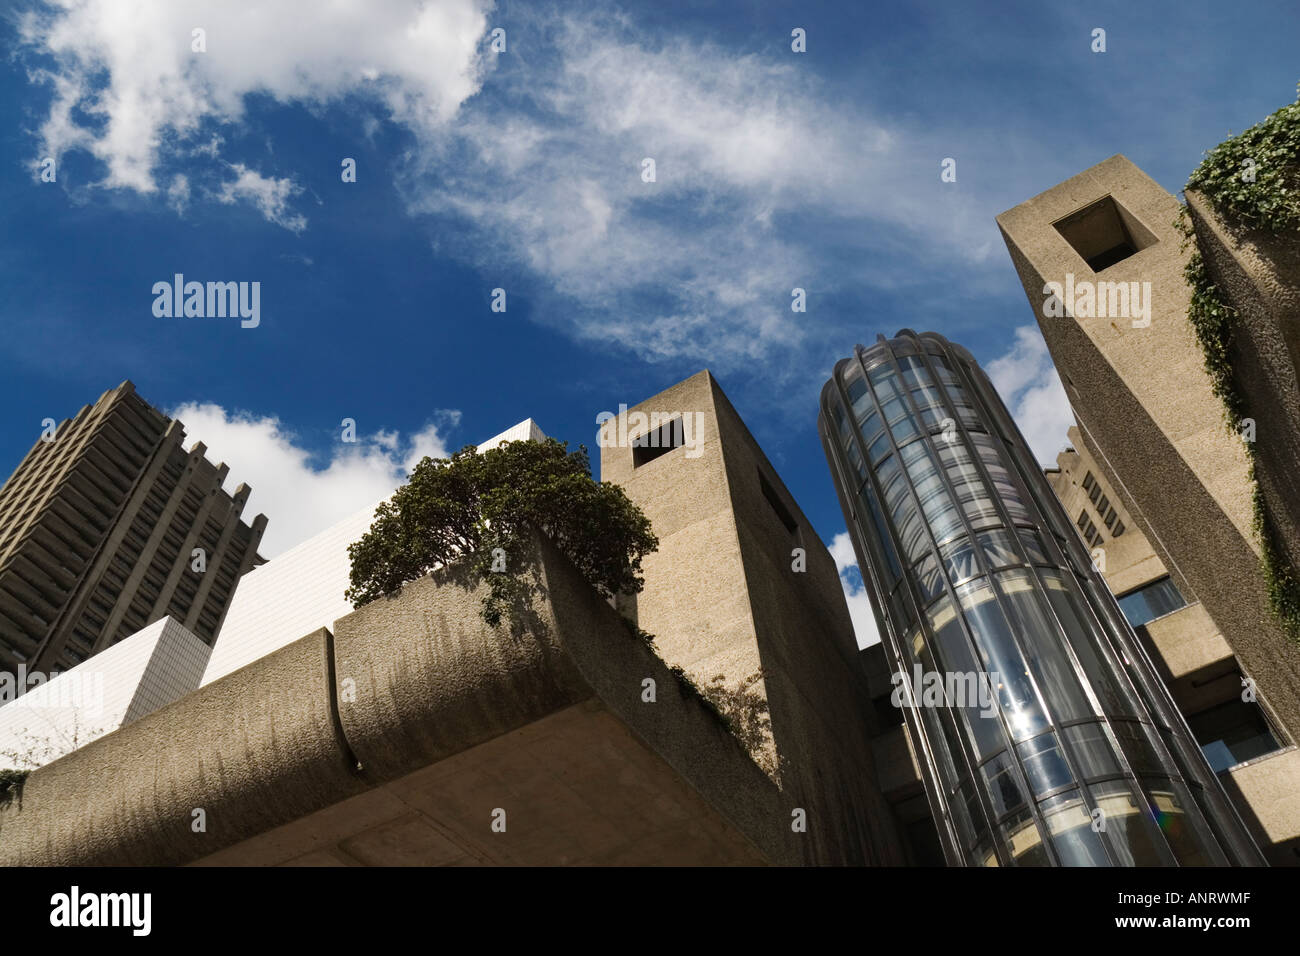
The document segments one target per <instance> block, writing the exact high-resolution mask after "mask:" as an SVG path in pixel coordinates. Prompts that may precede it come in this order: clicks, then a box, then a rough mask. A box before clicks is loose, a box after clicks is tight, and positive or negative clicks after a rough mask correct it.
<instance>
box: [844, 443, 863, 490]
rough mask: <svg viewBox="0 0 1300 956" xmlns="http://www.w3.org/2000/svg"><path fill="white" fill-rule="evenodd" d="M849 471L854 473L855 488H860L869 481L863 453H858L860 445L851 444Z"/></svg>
mask: <svg viewBox="0 0 1300 956" xmlns="http://www.w3.org/2000/svg"><path fill="white" fill-rule="evenodd" d="M848 459H849V469H850V470H851V471H852V472H853V487H854V488H858V487H860V486H861V485H862V483H863V482H864V481H866V480H867V469H866V466H865V465H864V464H863V463H862V452H860V451H858V443H857V442H851V443H850V444H849V454H848Z"/></svg>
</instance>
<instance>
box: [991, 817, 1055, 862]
mask: <svg viewBox="0 0 1300 956" xmlns="http://www.w3.org/2000/svg"><path fill="white" fill-rule="evenodd" d="M998 830H999V832H1000V833H1001V834H1002V842H1003V843H1004V844H1005V845H1006V847H1007V849H1008V850H1009V851H1010V852H1011V856H1012V859H1013V860H1014V861H1015V864H1016V866H1050V865H1051V859H1050V858H1049V857H1048V855H1047V848H1046V847H1045V846H1043V838H1042V835H1041V834H1040V833H1039V832H1038V827H1037V826H1036V825H1035V824H1034V818H1033V817H1032V816H1031V815H1030V813H1029V811H1028V810H1023V811H1021V812H1020V813H1018V814H1016V816H1014V817H1012V818H1011V819H1010V820H1008V821H1007V822H1006V823H1004V824H1002V826H1000V827H998Z"/></svg>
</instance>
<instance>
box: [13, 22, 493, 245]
mask: <svg viewBox="0 0 1300 956" xmlns="http://www.w3.org/2000/svg"><path fill="white" fill-rule="evenodd" d="M489 7H490V4H488V3H486V2H481V0H442V2H438V3H431V2H426V0H388V2H384V3H373V2H370V0H332V2H330V3H316V2H308V0H302V2H276V3H265V2H259V0H134V2H132V3H103V2H101V0H50V2H49V3H48V4H47V6H46V8H44V9H43V10H41V11H40V12H29V13H27V14H25V15H24V16H23V17H22V18H21V21H20V28H19V29H20V34H21V37H22V40H23V42H24V43H25V44H26V45H27V46H28V47H29V48H30V49H31V50H33V51H34V52H36V53H39V54H44V55H47V56H49V57H51V58H53V61H54V68H53V70H46V69H45V68H43V67H42V68H35V69H33V70H32V71H31V73H32V75H33V77H34V78H35V79H38V80H45V81H48V82H49V83H50V85H51V86H52V88H53V102H52V104H51V106H50V111H49V114H48V116H47V117H46V119H45V121H44V123H43V124H42V125H41V127H40V130H39V135H40V139H41V155H42V156H47V155H48V156H55V157H58V156H61V155H62V154H63V153H64V152H66V151H68V150H71V149H79V150H86V151H88V152H90V153H91V154H92V155H93V156H95V157H96V158H97V159H99V160H101V161H103V163H104V164H105V167H106V174H105V176H104V179H103V181H102V183H101V185H103V186H106V187H109V188H122V189H133V190H136V191H138V192H141V193H152V192H154V191H155V190H156V189H158V184H157V172H158V168H159V166H160V164H162V163H164V162H166V161H167V160H169V159H174V158H176V156H178V155H179V156H185V157H187V158H188V159H190V160H194V159H195V158H198V157H201V156H204V155H206V156H207V157H208V158H209V159H212V160H215V159H216V156H217V153H218V151H219V149H220V147H221V145H222V139H221V137H220V136H213V135H211V131H210V129H208V130H206V131H205V130H204V129H203V125H204V123H205V122H208V121H211V122H215V123H218V124H235V123H238V122H239V121H240V120H241V119H242V118H243V115H244V106H245V103H244V100H245V97H246V96H247V95H248V94H250V93H254V92H255V93H258V94H261V95H265V96H269V97H271V98H273V99H275V100H278V101H280V102H282V103H303V104H306V105H308V106H317V105H320V104H325V103H330V102H334V101H337V100H338V99H340V98H341V97H343V96H345V95H348V94H354V93H362V94H365V95H368V96H369V97H370V98H372V99H374V100H375V101H376V102H378V103H379V104H381V106H382V107H383V108H384V109H385V110H386V112H387V113H388V114H389V115H390V116H391V117H392V118H393V119H394V120H395V121H396V122H399V123H406V124H411V125H415V126H418V127H420V128H433V127H435V126H437V125H438V124H441V123H445V122H446V121H447V120H449V119H450V118H451V117H452V116H454V115H455V113H456V110H457V109H458V108H459V107H460V105H461V103H463V102H464V101H465V99H466V98H467V97H469V96H472V95H473V94H474V93H475V92H476V91H477V90H478V88H479V84H480V82H481V77H482V70H483V65H484V62H485V61H482V60H481V59H480V57H479V54H478V44H479V39H480V38H481V36H482V35H483V32H484V29H485V27H486V23H487V21H486V10H487V9H488V8H489ZM195 28H202V29H203V30H204V31H206V52H194V51H193V50H192V39H191V34H192V31H193V30H194V29H195ZM266 181H267V182H278V181H277V180H274V179H268V180H266ZM236 194H237V195H246V196H247V198H250V199H253V200H255V201H256V200H257V199H258V198H259V197H260V196H264V195H265V194H264V193H263V192H259V191H258V190H257V189H253V190H252V191H251V192H245V191H244V190H240V189H238V187H237V193H236ZM270 202H271V204H272V206H271V208H275V206H274V202H275V200H274V197H272V199H271V200H270ZM259 208H263V211H264V212H265V211H266V207H259ZM277 215H278V216H280V217H281V219H286V220H287V221H289V222H292V221H293V218H292V217H291V216H288V215H287V214H286V213H284V212H283V210H281V211H280V212H278V213H277ZM282 224H283V223H282Z"/></svg>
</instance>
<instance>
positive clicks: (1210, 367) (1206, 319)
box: [1183, 251, 1246, 431]
mask: <svg viewBox="0 0 1300 956" xmlns="http://www.w3.org/2000/svg"><path fill="white" fill-rule="evenodd" d="M1183 275H1184V277H1186V279H1187V284H1188V285H1189V286H1190V287H1191V290H1192V299H1191V303H1190V304H1189V305H1188V307H1187V318H1188V320H1189V321H1190V322H1191V323H1192V330H1193V331H1194V332H1195V333H1196V340H1197V342H1199V343H1200V346H1201V352H1202V353H1203V355H1204V357H1205V371H1206V372H1208V373H1209V375H1210V385H1211V387H1212V388H1213V390H1214V394H1215V395H1217V396H1218V398H1219V399H1220V401H1222V402H1223V407H1224V410H1225V412H1226V414H1227V418H1228V425H1229V426H1230V427H1231V428H1232V429H1233V430H1234V431H1235V430H1237V429H1238V428H1239V427H1240V425H1241V419H1242V418H1244V417H1245V415H1246V402H1245V399H1243V398H1242V397H1241V393H1240V392H1239V391H1238V390H1237V386H1236V383H1235V382H1234V380H1233V375H1232V357H1231V356H1232V333H1233V329H1234V326H1235V325H1236V323H1237V313H1236V310H1234V309H1233V308H1232V307H1231V306H1230V305H1228V304H1227V303H1226V302H1224V301H1223V297H1222V296H1220V295H1219V289H1218V287H1217V286H1216V285H1215V284H1214V283H1213V281H1211V279H1210V273H1209V270H1208V269H1207V268H1206V266H1205V260H1204V259H1203V258H1202V257H1201V253H1200V252H1199V251H1194V252H1193V253H1192V255H1191V256H1190V257H1189V258H1188V260H1187V265H1186V267H1185V268H1184V269H1183Z"/></svg>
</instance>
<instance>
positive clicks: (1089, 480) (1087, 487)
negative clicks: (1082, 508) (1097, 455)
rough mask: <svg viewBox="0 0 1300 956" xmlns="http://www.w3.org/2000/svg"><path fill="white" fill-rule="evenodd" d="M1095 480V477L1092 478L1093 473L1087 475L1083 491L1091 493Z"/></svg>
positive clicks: (1084, 479) (1084, 478)
mask: <svg viewBox="0 0 1300 956" xmlns="http://www.w3.org/2000/svg"><path fill="white" fill-rule="evenodd" d="M1093 480H1094V479H1093V477H1092V472H1088V473H1087V474H1086V475H1084V476H1083V490H1084V491H1089V490H1090V489H1091V488H1092V484H1093Z"/></svg>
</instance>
